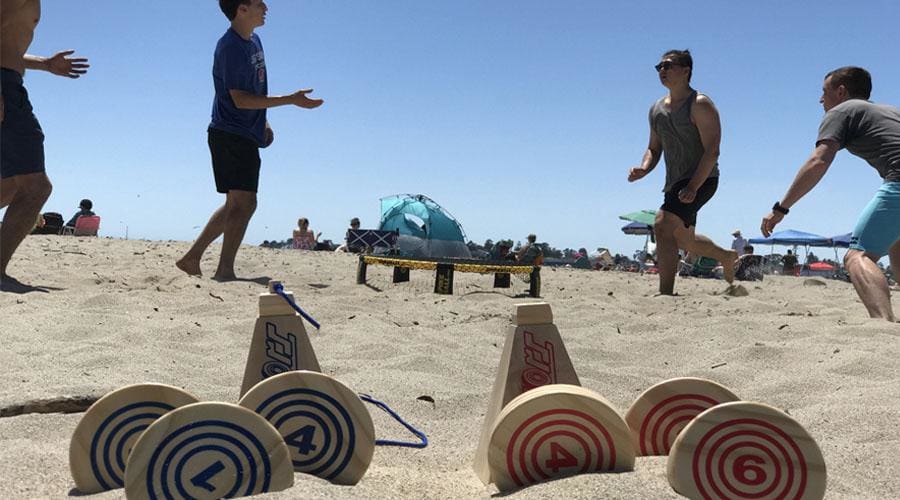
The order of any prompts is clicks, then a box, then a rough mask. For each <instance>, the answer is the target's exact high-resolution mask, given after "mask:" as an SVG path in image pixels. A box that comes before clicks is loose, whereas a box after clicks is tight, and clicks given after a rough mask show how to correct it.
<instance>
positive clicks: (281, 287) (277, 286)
mask: <svg viewBox="0 0 900 500" xmlns="http://www.w3.org/2000/svg"><path fill="white" fill-rule="evenodd" d="M272 289H273V290H275V293H277V294H278V295H280V296H281V298H282V299H284V300H285V302H287V303H288V304H289V305H290V306H291V307H293V308H294V310H295V311H297V312H298V313H300V316H303V319H305V320H306V321H309V324H311V325H312V326H314V327H316V330H318V329H319V322H318V321H316V320H314V319H313V318H312V316H310V315H309V314H306V312H304V311H303V309H300V306H298V305H297V304H296V303H295V302H294V301H293V299H291V298H290V297H288V296H287V294H286V293H284V285H282V284H281V283H276V284H275V286H273V287H272Z"/></svg>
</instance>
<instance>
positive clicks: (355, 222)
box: [334, 217, 363, 253]
mask: <svg viewBox="0 0 900 500" xmlns="http://www.w3.org/2000/svg"><path fill="white" fill-rule="evenodd" d="M357 229H359V217H354V218H352V219H350V229H348V230H347V236H345V237H344V242H343V243H342V244H341V246H339V247H337V248H336V249H334V251H335V252H352V253H360V252H362V251H363V249H362V248H361V247H358V246H350V230H354V231H355V230H357Z"/></svg>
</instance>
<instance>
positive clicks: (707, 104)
mask: <svg viewBox="0 0 900 500" xmlns="http://www.w3.org/2000/svg"><path fill="white" fill-rule="evenodd" d="M656 71H657V73H658V74H659V80H660V82H661V83H662V84H663V86H665V87H666V88H667V89H669V94H668V95H666V96H665V97H662V98H660V99H659V100H658V101H656V103H654V104H653V106H652V107H651V108H650V144H649V145H648V146H647V151H646V152H645V153H644V158H643V160H642V161H641V165H640V166H639V167H635V168H632V169H631V170H630V171H629V172H628V181H629V182H634V181H636V180H638V179H641V178H643V177H644V176H646V175H647V174H648V173H650V172H651V171H652V170H653V169H654V168H656V165H657V163H659V159H660V157H661V156H665V160H666V184H665V188H664V189H663V192H664V193H665V199H664V202H663V205H662V207H660V210H659V211H658V212H657V213H656V221H655V222H654V224H653V231H654V233H655V234H656V255H657V261H658V262H657V265H658V267H659V293H660V294H662V295H673V293H674V288H675V275H676V274H677V272H678V249H679V248H680V249H683V250H686V251H688V252H690V253H691V255H696V256H704V257H712V258H714V259H716V260H718V261H719V262H721V263H722V267H723V270H724V274H725V280H726V281H728V283H731V282H733V281H734V265H735V262H736V261H737V253H736V252H734V251H732V250H726V249H724V248H721V247H719V246H718V245H716V244H715V243H713V241H712V240H710V239H709V238H707V237H706V236H703V235H700V234H696V233H695V231H694V228H695V226H696V225H697V212H699V211H700V208H701V207H703V205H704V204H706V202H707V201H709V200H710V198H712V196H713V194H715V192H716V188H717V187H718V183H719V167H718V159H719V140H720V137H721V127H720V125H719V112H718V111H717V110H716V107H715V105H714V104H713V102H712V100H711V99H710V98H709V97H707V96H705V95H703V94H698V93H697V91H696V90H694V89H693V88H691V85H690V83H691V74H692V73H693V71H694V61H693V59H692V58H691V53H690V52H689V51H687V50H670V51H668V52H666V53H665V54H663V56H662V59H661V60H660V62H659V64H657V65H656Z"/></svg>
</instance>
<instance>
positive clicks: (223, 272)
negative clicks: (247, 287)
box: [213, 190, 256, 281]
mask: <svg viewBox="0 0 900 500" xmlns="http://www.w3.org/2000/svg"><path fill="white" fill-rule="evenodd" d="M255 211H256V193H254V192H252V191H237V190H231V191H229V192H228V195H227V198H226V199H225V231H224V234H225V237H224V238H223V239H222V254H221V255H220V256H219V267H218V268H216V274H215V275H214V276H213V279H217V280H220V281H228V280H233V279H235V278H236V276H235V274H234V258H235V256H237V251H238V248H240V246H241V241H243V239H244V233H245V232H246V231H247V225H248V224H249V223H250V218H251V217H252V216H253V212H255Z"/></svg>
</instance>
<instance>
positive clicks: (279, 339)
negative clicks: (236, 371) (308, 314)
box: [241, 281, 322, 396]
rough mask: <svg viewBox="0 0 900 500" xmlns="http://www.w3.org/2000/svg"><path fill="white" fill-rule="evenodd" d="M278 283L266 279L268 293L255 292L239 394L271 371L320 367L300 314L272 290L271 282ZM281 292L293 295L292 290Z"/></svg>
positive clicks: (317, 368)
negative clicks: (256, 309) (255, 305)
mask: <svg viewBox="0 0 900 500" xmlns="http://www.w3.org/2000/svg"><path fill="white" fill-rule="evenodd" d="M279 283H280V282H278V281H270V282H269V293H263V294H260V295H259V317H258V318H257V319H256V327H255V328H254V329H253V340H252V341H250V353H249V354H248V355H247V368H246V369H245V370H244V380H243V382H242V383H241V396H243V395H244V394H246V393H247V391H249V390H250V388H251V387H253V386H254V385H256V384H257V383H258V382H259V381H260V380H263V379H265V378H268V377H271V376H272V375H278V374H279V373H284V372H288V371H292V370H310V371H315V372H319V371H322V369H321V368H319V361H318V360H317V359H316V353H315V351H313V348H312V344H310V342H309V336H308V335H307V334H306V328H304V327H303V318H302V317H301V316H300V315H299V314H297V312H296V311H294V308H293V307H291V305H290V304H288V303H287V301H285V300H284V298H283V297H281V296H280V295H278V294H277V293H275V285H276V284H279ZM284 293H285V295H287V296H288V297H290V298H291V300H293V299H294V294H293V293H291V292H287V291H285V292H284Z"/></svg>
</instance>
